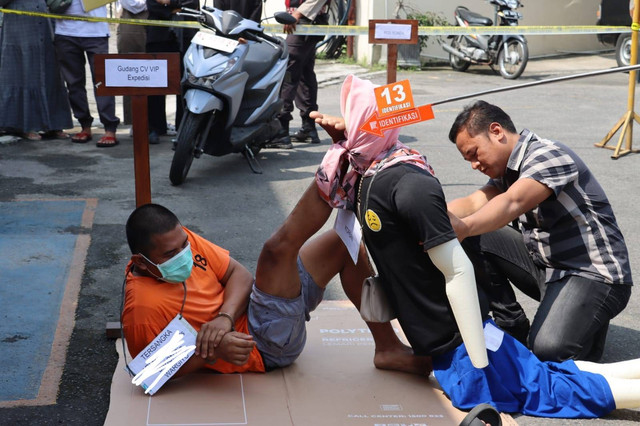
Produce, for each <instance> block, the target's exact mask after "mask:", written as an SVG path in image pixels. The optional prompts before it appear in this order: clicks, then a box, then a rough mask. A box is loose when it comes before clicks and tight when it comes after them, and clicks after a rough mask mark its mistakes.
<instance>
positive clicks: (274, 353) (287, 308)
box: [247, 257, 324, 370]
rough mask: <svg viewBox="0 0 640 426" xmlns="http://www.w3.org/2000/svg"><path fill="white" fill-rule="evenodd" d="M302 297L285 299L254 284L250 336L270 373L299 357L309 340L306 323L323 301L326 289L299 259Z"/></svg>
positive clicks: (251, 301)
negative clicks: (319, 285) (317, 282)
mask: <svg viewBox="0 0 640 426" xmlns="http://www.w3.org/2000/svg"><path fill="white" fill-rule="evenodd" d="M298 275H299V276H300V283H301V285H302V288H301V292H300V296H298V297H296V298H295V299H284V298H281V297H276V296H272V295H270V294H267V293H265V292H263V291H260V290H259V289H258V288H257V287H256V285H255V283H254V284H253V290H252V292H251V298H250V301H249V307H248V309H247V316H248V320H249V333H251V335H252V336H253V339H254V340H255V342H256V344H257V346H258V350H259V351H260V353H261V354H262V359H263V361H264V366H265V368H266V369H267V370H271V369H274V368H278V367H285V366H287V365H289V364H291V363H293V361H295V360H296V358H298V356H299V355H300V353H301V352H302V349H303V348H304V344H305V342H306V340H307V329H306V324H305V323H306V321H309V319H310V318H311V317H310V315H309V312H311V311H313V310H314V309H315V308H316V307H317V306H318V304H319V303H320V302H321V301H322V296H323V295H324V289H323V288H320V287H318V285H317V284H316V283H315V282H314V281H313V278H311V275H309V273H308V272H307V270H306V269H305V268H304V265H302V261H301V260H300V258H299V257H298Z"/></svg>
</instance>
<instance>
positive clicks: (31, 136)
mask: <svg viewBox="0 0 640 426" xmlns="http://www.w3.org/2000/svg"><path fill="white" fill-rule="evenodd" d="M20 137H21V138H23V139H27V140H30V141H39V140H41V139H42V136H40V133H38V132H26V133H21V134H20Z"/></svg>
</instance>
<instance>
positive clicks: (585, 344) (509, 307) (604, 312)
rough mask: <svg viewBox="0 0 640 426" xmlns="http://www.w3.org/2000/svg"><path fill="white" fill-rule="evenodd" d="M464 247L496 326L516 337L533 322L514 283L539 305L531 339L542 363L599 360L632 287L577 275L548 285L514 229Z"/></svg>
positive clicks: (473, 240)
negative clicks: (608, 332) (511, 331)
mask: <svg viewBox="0 0 640 426" xmlns="http://www.w3.org/2000/svg"><path fill="white" fill-rule="evenodd" d="M462 246H463V247H464V249H465V252H466V253H467V255H468V256H469V258H470V259H471V261H472V262H473V264H474V269H475V272H476V279H477V280H478V284H479V286H480V288H481V289H482V290H483V291H484V292H485V294H486V295H487V297H488V299H489V301H490V306H491V310H492V314H493V316H494V319H495V321H496V324H498V325H499V326H500V327H503V328H504V329H505V330H506V331H508V332H509V331H510V330H516V333H517V331H518V330H522V329H523V327H525V326H526V324H527V323H528V319H527V318H526V315H525V313H524V310H523V309H522V306H520V304H519V303H518V302H517V300H516V296H515V293H514V291H513V288H512V287H511V284H510V283H512V284H513V285H515V286H516V287H517V288H518V289H519V290H520V291H522V292H523V293H525V294H526V295H527V296H529V297H532V298H533V299H535V300H537V301H539V302H540V305H539V307H538V310H537V312H536V314H535V317H534V319H533V322H532V323H531V329H530V331H529V335H528V346H529V348H531V350H532V351H533V352H534V353H535V354H536V355H537V356H538V357H539V358H540V359H542V360H544V361H562V360H566V359H584V360H588V361H597V360H598V359H600V357H601V356H602V353H603V351H604V343H605V340H606V335H607V330H608V328H609V320H611V319H612V318H613V317H615V316H616V315H617V314H618V313H620V312H621V311H622V310H623V309H624V308H625V307H626V305H627V302H628V301H629V297H630V296H631V286H630V285H622V284H616V285H609V284H606V283H604V282H601V281H597V280H592V279H587V278H584V277H580V276H575V275H569V276H567V277H565V278H563V279H562V280H558V281H554V282H552V283H546V281H545V269H544V268H542V267H539V266H538V265H536V264H534V262H533V260H532V259H531V256H530V255H529V252H528V250H527V248H526V246H525V245H524V242H523V240H522V235H521V234H520V233H519V232H518V231H516V230H515V229H513V228H511V227H505V228H502V229H499V230H497V231H494V232H490V233H487V234H484V235H480V236H477V237H470V238H467V239H466V240H464V241H463V242H462Z"/></svg>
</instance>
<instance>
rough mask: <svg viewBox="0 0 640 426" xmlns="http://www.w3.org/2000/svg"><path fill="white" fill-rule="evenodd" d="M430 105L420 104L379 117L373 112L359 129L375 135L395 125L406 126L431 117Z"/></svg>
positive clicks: (381, 134) (381, 133)
mask: <svg viewBox="0 0 640 426" xmlns="http://www.w3.org/2000/svg"><path fill="white" fill-rule="evenodd" d="M433 118H434V116H433V110H432V109H431V105H422V106H419V107H417V108H413V109H410V110H407V111H402V112H399V113H396V114H393V115H385V116H383V117H379V116H378V114H377V113H374V114H373V115H372V116H371V117H369V119H367V121H365V122H364V124H363V125H362V126H360V130H362V131H363V132H367V133H370V134H372V135H376V136H383V135H384V132H385V130H389V129H394V128H396V127H403V126H408V125H409V124H415V123H419V122H421V121H426V120H431V119H433Z"/></svg>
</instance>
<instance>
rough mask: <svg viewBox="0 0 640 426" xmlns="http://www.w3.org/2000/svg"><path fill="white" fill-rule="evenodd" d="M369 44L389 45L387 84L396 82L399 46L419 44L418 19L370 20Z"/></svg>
mask: <svg viewBox="0 0 640 426" xmlns="http://www.w3.org/2000/svg"><path fill="white" fill-rule="evenodd" d="M369 43H370V44H386V45H387V84H391V83H394V82H395V81H396V68H397V67H398V45H399V44H417V43H418V20H416V19H370V20H369Z"/></svg>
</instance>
